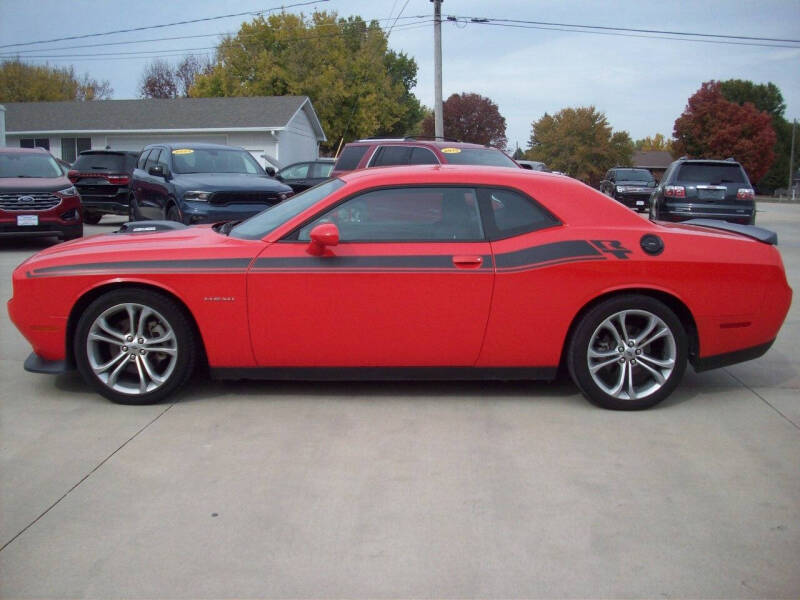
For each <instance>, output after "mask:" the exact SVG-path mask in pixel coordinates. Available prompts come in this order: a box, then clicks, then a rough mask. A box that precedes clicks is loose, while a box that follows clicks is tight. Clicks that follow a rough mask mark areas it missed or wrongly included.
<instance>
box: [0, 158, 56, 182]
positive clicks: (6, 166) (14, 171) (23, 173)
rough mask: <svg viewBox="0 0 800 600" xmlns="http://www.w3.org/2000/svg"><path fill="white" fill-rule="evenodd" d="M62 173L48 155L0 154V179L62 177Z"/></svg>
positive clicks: (54, 160)
mask: <svg viewBox="0 0 800 600" xmlns="http://www.w3.org/2000/svg"><path fill="white" fill-rule="evenodd" d="M63 176H64V172H63V171H62V170H61V167H60V166H58V163H57V162H56V159H54V158H53V157H52V156H50V155H49V154H39V153H36V154H33V153H31V154H28V153H19V154H17V153H9V154H0V177H5V178H9V177H37V178H40V177H44V178H56V177H63Z"/></svg>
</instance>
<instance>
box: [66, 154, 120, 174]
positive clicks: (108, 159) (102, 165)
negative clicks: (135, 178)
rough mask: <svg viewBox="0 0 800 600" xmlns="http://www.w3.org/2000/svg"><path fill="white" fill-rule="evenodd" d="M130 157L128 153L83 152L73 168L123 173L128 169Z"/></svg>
mask: <svg viewBox="0 0 800 600" xmlns="http://www.w3.org/2000/svg"><path fill="white" fill-rule="evenodd" d="M128 164H129V159H128V155H126V154H101V153H97V154H95V153H88V154H81V155H80V156H79V157H78V160H76V161H75V164H74V165H72V168H73V169H75V170H77V171H94V170H100V171H113V172H116V173H122V172H125V171H127V170H128Z"/></svg>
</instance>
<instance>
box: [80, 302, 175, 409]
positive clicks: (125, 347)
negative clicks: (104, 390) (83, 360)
mask: <svg viewBox="0 0 800 600" xmlns="http://www.w3.org/2000/svg"><path fill="white" fill-rule="evenodd" d="M86 355H87V358H88V360H89V366H90V367H91V369H92V371H94V374H95V375H96V376H97V378H98V379H99V380H100V381H101V382H102V383H103V384H104V385H105V386H107V387H108V388H111V389H112V390H115V391H117V392H119V393H122V394H130V395H140V394H146V393H150V392H153V391H154V390H157V389H158V388H160V387H161V386H162V385H164V384H165V383H166V382H167V381H168V380H169V378H170V376H171V375H172V372H173V371H174V370H175V365H176V364H177V361H178V341H177V337H176V336H175V332H174V331H173V328H172V326H171V325H170V323H169V322H168V321H167V320H166V319H165V318H164V317H163V316H162V315H161V314H160V313H159V312H157V311H156V310H154V309H152V308H151V307H149V306H145V305H143V304H135V303H124V304H116V305H114V306H111V307H110V308H108V309H106V310H105V311H103V312H102V313H101V314H100V315H99V316H98V317H97V318H96V319H95V320H94V321H93V322H92V324H91V326H90V328H89V334H88V335H87V337H86Z"/></svg>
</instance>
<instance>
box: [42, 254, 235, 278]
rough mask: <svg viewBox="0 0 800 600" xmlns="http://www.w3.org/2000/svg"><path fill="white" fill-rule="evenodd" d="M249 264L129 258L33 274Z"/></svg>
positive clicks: (225, 267)
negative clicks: (127, 259)
mask: <svg viewBox="0 0 800 600" xmlns="http://www.w3.org/2000/svg"><path fill="white" fill-rule="evenodd" d="M249 264H250V259H249V258H209V259H198V260H193V259H186V260H129V261H115V262H102V263H80V264H75V265H59V266H56V267H44V268H42V269H34V270H33V272H32V273H33V275H50V274H52V273H67V272H74V271H130V270H136V271H148V270H159V271H162V270H175V271H180V270H184V271H204V270H234V269H246V268H247V265H249Z"/></svg>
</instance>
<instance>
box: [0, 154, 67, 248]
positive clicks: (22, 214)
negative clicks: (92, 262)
mask: <svg viewBox="0 0 800 600" xmlns="http://www.w3.org/2000/svg"><path fill="white" fill-rule="evenodd" d="M82 235H83V220H82V218H81V199H80V197H79V196H78V192H77V190H76V189H75V186H73V185H72V182H70V180H69V179H67V176H66V173H65V171H64V169H63V168H62V167H61V165H59V164H58V163H57V162H56V159H55V158H53V157H52V156H51V155H50V153H49V152H48V151H47V150H44V149H42V148H0V237H4V236H28V237H48V236H56V237H58V238H60V239H62V240H72V239H75V238H79V237H81V236H82Z"/></svg>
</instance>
